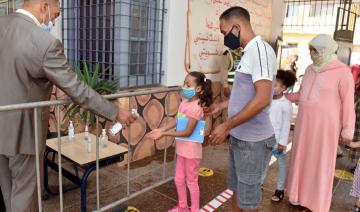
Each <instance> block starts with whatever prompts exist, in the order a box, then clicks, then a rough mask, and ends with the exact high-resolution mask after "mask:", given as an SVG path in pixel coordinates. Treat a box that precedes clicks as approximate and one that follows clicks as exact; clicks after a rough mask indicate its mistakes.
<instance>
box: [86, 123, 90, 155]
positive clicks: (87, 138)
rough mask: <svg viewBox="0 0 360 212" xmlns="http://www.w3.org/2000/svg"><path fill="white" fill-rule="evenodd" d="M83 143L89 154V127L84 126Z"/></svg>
mask: <svg viewBox="0 0 360 212" xmlns="http://www.w3.org/2000/svg"><path fill="white" fill-rule="evenodd" d="M84 143H85V149H86V151H87V152H88V153H90V152H91V139H90V136H89V127H88V126H87V125H86V126H85V133H84Z"/></svg>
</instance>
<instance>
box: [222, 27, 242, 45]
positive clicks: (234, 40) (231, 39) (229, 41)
mask: <svg viewBox="0 0 360 212" xmlns="http://www.w3.org/2000/svg"><path fill="white" fill-rule="evenodd" d="M234 27H235V26H233V27H232V28H231V30H230V32H229V33H228V34H227V35H225V37H224V45H225V46H227V47H229V48H230V49H232V50H235V49H238V48H239V47H240V31H239V35H238V36H237V37H236V36H235V35H234V34H233V33H232V31H233V29H234Z"/></svg>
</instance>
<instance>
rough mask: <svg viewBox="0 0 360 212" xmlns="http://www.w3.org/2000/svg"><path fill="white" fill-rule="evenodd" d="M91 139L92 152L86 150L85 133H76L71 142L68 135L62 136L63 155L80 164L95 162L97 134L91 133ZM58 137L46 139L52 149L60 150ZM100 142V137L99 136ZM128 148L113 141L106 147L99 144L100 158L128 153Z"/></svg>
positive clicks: (47, 144)
mask: <svg viewBox="0 0 360 212" xmlns="http://www.w3.org/2000/svg"><path fill="white" fill-rule="evenodd" d="M89 136H90V139H91V152H90V153H88V152H87V151H86V146H85V142H84V133H80V134H75V139H74V141H72V142H70V141H69V139H68V136H64V137H61V155H63V156H65V157H66V158H67V159H69V160H71V161H73V162H75V163H77V164H78V165H80V166H83V165H86V164H90V163H94V162H95V161H96V136H95V135H93V134H91V133H89ZM57 141H58V138H52V139H48V140H46V146H47V147H49V148H51V149H52V150H54V151H56V152H58V142H57ZM99 142H100V138H99ZM127 152H128V149H127V148H125V147H123V146H120V145H117V144H115V143H112V142H110V141H108V142H107V146H106V147H101V145H99V159H100V160H102V159H106V158H111V157H114V156H119V157H120V155H122V154H124V153H127Z"/></svg>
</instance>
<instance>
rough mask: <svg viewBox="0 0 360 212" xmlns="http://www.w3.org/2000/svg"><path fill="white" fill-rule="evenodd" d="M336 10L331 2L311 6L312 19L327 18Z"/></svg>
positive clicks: (310, 14)
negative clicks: (317, 17)
mask: <svg viewBox="0 0 360 212" xmlns="http://www.w3.org/2000/svg"><path fill="white" fill-rule="evenodd" d="M333 9H334V5H333V4H332V3H329V2H318V3H314V4H311V6H310V12H309V16H310V17H316V16H326V15H327V14H332V10H333Z"/></svg>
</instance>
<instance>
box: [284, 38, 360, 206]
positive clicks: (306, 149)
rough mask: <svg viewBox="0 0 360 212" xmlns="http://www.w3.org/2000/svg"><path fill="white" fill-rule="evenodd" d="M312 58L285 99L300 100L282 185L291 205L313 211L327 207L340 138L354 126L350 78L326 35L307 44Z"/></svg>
mask: <svg viewBox="0 0 360 212" xmlns="http://www.w3.org/2000/svg"><path fill="white" fill-rule="evenodd" d="M309 49H310V55H311V60H312V61H313V64H312V65H310V66H309V67H308V68H307V69H306V72H305V75H304V79H303V82H302V85H301V88H300V90H299V92H297V93H294V94H288V95H287V98H288V99H289V100H290V101H292V102H296V103H298V104H299V112H298V117H297V120H296V125H295V126H296V128H295V133H294V140H293V147H292V154H291V160H290V166H289V174H288V182H287V189H288V193H289V200H290V202H291V203H292V204H293V205H301V206H303V207H306V208H308V209H310V210H311V211H314V212H326V211H329V210H330V205H331V198H332V187H333V179H334V171H335V162H336V152H337V151H336V150H337V146H338V141H339V138H340V139H342V140H344V141H349V140H351V139H352V137H353V134H354V125H355V112H354V80H353V79H352V75H351V72H350V70H349V68H348V67H347V66H346V65H345V64H343V63H342V62H340V61H339V60H338V59H337V56H336V54H335V52H336V51H337V49H338V45H337V43H336V42H335V41H334V40H333V39H332V38H331V37H330V36H329V35H324V34H321V35H318V36H316V37H315V38H314V39H313V40H312V41H311V42H310V45H309Z"/></svg>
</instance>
